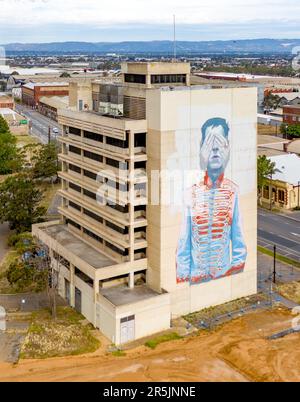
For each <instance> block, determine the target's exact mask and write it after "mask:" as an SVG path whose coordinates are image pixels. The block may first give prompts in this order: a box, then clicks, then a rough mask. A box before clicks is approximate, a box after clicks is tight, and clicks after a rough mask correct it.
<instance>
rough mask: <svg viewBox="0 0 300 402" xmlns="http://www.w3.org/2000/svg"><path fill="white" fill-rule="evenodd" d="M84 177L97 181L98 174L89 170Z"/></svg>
mask: <svg viewBox="0 0 300 402" xmlns="http://www.w3.org/2000/svg"><path fill="white" fill-rule="evenodd" d="M83 174H84V176H86V177H89V178H90V179H93V180H97V175H96V173H93V172H90V171H89V170H84V171H83Z"/></svg>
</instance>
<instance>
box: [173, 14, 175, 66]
mask: <svg viewBox="0 0 300 402" xmlns="http://www.w3.org/2000/svg"><path fill="white" fill-rule="evenodd" d="M173 24H174V45H173V46H174V59H173V61H176V15H175V14H174V15H173Z"/></svg>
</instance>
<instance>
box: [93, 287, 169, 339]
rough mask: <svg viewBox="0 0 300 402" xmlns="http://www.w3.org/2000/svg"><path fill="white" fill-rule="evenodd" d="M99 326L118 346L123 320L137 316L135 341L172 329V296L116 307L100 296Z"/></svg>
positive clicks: (167, 295) (162, 296) (165, 295)
mask: <svg viewBox="0 0 300 402" xmlns="http://www.w3.org/2000/svg"><path fill="white" fill-rule="evenodd" d="M98 308H99V312H100V313H99V321H98V322H99V324H98V325H97V327H99V329H100V330H101V332H103V334H104V335H105V336H107V337H108V338H109V339H110V340H111V341H112V342H113V343H115V344H116V345H119V344H120V332H121V330H120V322H121V319H122V318H125V317H129V316H131V315H135V339H140V338H144V337H146V336H149V335H152V334H155V333H158V332H162V331H165V330H168V329H169V328H170V320H171V317H170V295H169V294H163V295H161V296H156V297H154V298H150V299H147V300H143V301H141V302H138V303H134V304H128V305H125V306H118V307H114V306H113V305H112V304H111V303H110V302H109V301H108V300H107V299H105V298H104V297H102V296H101V295H99V307H98Z"/></svg>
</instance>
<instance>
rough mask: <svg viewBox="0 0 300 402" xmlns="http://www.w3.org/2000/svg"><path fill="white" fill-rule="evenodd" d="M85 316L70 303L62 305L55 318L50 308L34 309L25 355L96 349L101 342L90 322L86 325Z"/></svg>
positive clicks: (54, 354) (65, 353) (23, 350)
mask: <svg viewBox="0 0 300 402" xmlns="http://www.w3.org/2000/svg"><path fill="white" fill-rule="evenodd" d="M83 320H84V317H82V316H81V315H80V314H78V313H76V311H74V310H73V309H71V308H69V307H59V308H58V309H57V318H56V319H55V320H53V319H52V317H51V314H50V311H49V310H42V311H38V312H36V313H33V314H32V323H31V325H30V328H29V331H28V335H27V337H26V340H25V342H24V344H23V347H22V351H21V358H23V359H37V358H42V359H45V358H49V357H57V356H68V355H79V354H83V353H90V352H94V351H95V350H97V349H98V348H99V346H100V342H99V341H98V339H96V338H95V337H94V336H93V335H92V331H91V327H90V325H82V323H81V322H82V321H83Z"/></svg>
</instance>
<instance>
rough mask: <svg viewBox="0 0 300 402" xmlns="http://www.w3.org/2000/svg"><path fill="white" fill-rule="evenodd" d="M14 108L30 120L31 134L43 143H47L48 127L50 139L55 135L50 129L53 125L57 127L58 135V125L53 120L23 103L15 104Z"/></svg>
mask: <svg viewBox="0 0 300 402" xmlns="http://www.w3.org/2000/svg"><path fill="white" fill-rule="evenodd" d="M16 110H17V112H18V113H21V114H22V115H24V116H26V117H27V119H29V120H30V121H31V124H32V126H31V127H32V128H31V134H32V135H34V136H35V137H38V138H39V140H40V141H41V142H42V143H43V144H47V142H48V133H49V127H50V132H51V139H52V140H55V139H56V136H57V134H54V133H53V131H52V130H53V128H54V127H56V128H58V129H59V134H58V135H60V127H59V125H58V123H57V122H56V121H53V120H51V119H49V118H48V117H46V116H44V115H42V114H40V113H39V112H37V111H36V110H32V109H31V108H28V107H26V106H24V105H16Z"/></svg>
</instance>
